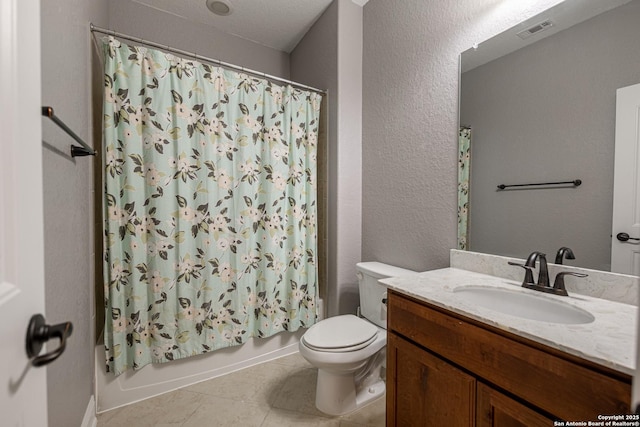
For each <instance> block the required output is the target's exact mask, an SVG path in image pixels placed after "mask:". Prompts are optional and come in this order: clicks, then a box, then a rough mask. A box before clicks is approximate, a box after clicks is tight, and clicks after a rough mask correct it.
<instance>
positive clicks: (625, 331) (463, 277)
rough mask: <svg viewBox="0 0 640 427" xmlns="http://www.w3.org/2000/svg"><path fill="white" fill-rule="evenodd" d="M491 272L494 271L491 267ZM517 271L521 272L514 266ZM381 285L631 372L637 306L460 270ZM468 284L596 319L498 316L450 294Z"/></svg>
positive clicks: (387, 280) (634, 347) (422, 275)
mask: <svg viewBox="0 0 640 427" xmlns="http://www.w3.org/2000/svg"><path fill="white" fill-rule="evenodd" d="M499 258H502V259H504V260H506V259H507V258H503V257H499ZM483 262H486V260H485V261H479V262H478V265H482V263H483ZM505 263H506V262H505ZM488 264H490V262H488ZM465 267H467V268H468V265H466V264H465ZM491 268H494V270H497V268H495V266H494V267H491ZM514 268H517V267H514ZM563 268H564V267H563ZM519 270H522V269H520V268H519ZM581 270H582V269H581ZM516 271H517V270H516ZM518 274H519V275H521V276H522V275H523V274H524V273H523V272H522V271H519V272H518ZM552 277H553V276H552ZM381 282H382V283H384V284H386V285H387V286H388V287H389V288H390V289H394V290H397V291H399V292H401V293H403V294H405V295H408V296H411V297H414V298H417V299H419V300H421V301H424V302H426V303H429V304H432V305H435V306H438V307H441V308H444V309H447V310H449V311H452V312H454V313H458V314H460V315H463V316H466V317H468V318H471V319H475V320H478V321H480V322H483V323H485V324H487V325H490V326H493V327H496V328H499V329H502V330H505V331H507V332H510V333H513V334H516V335H519V336H522V337H524V338H528V339H530V340H532V341H535V342H538V343H540V344H544V345H546V346H548V347H551V348H555V349H558V350H560V351H563V352H566V353H568V354H571V355H574V356H577V357H580V358H583V359H586V360H589V361H592V362H595V363H597V364H600V365H603V366H607V367H609V368H612V369H615V370H617V371H620V372H623V373H626V374H630V375H633V374H634V371H635V365H636V358H635V354H636V339H637V338H636V318H637V315H638V308H637V307H636V306H634V305H631V304H623V303H620V302H615V301H610V300H607V299H600V298H594V297H591V296H586V295H581V294H578V293H576V292H572V291H571V289H569V296H557V295H551V294H544V293H542V292H537V291H533V290H529V289H524V288H522V287H521V286H520V285H521V277H518V279H517V280H513V279H506V278H501V277H496V276H490V275H487V274H482V273H476V272H472V271H468V270H462V269H460V268H445V269H440V270H433V271H428V272H425V273H420V274H419V275H417V276H413V277H404V278H402V277H398V278H391V279H384V280H381ZM467 286H482V287H495V288H504V289H509V290H517V291H521V292H527V293H534V294H535V295H537V296H539V297H541V298H549V299H552V300H555V301H561V302H563V303H565V304H570V305H573V306H574V307H577V308H579V309H582V310H586V311H588V312H589V313H591V314H592V315H593V316H594V317H595V320H594V321H593V322H591V323H585V324H572V325H566V324H553V323H548V322H543V321H538V320H528V319H523V318H520V317H515V316H511V315H507V314H503V313H500V312H497V311H493V310H490V309H487V308H483V307H480V306H476V305H473V304H471V303H469V302H466V301H465V300H464V299H462V298H460V295H457V294H456V293H454V290H455V289H456V288H459V287H467Z"/></svg>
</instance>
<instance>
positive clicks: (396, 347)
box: [387, 333, 548, 427]
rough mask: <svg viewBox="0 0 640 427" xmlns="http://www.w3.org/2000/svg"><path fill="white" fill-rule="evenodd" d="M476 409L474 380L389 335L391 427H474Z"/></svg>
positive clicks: (408, 343)
mask: <svg viewBox="0 0 640 427" xmlns="http://www.w3.org/2000/svg"><path fill="white" fill-rule="evenodd" d="M475 406H476V380H475V378H473V377H472V376H470V375H467V374H465V373H464V372H462V371H461V370H459V369H457V368H455V367H453V366H452V365H450V364H449V363H447V362H445V361H444V360H442V359H440V358H438V357H436V356H434V355H432V354H431V353H429V352H427V351H425V350H422V349H421V348H420V347H418V346H416V345H414V344H411V343H410V342H408V341H405V340H403V339H402V338H400V337H399V336H397V335H395V334H393V333H389V334H388V336H387V426H388V427H391V426H398V427H411V426H420V427H431V426H433V427H442V426H449V427H462V426H464V427H472V426H474V425H475V420H474V418H475ZM547 427H548V426H547Z"/></svg>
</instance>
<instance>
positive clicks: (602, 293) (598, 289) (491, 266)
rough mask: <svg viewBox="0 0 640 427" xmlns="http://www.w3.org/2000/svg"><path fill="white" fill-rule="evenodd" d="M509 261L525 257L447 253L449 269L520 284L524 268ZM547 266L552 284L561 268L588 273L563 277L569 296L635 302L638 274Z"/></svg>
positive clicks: (519, 260) (626, 302)
mask: <svg viewBox="0 0 640 427" xmlns="http://www.w3.org/2000/svg"><path fill="white" fill-rule="evenodd" d="M547 256H548V257H549V258H550V257H551V255H547ZM553 256H555V254H553ZM509 261H513V262H519V263H524V262H525V260H523V259H520V258H509V257H504V256H499V255H489V254H483V253H479V252H470V251H461V250H457V249H452V250H451V253H450V265H451V268H459V269H462V270H468V271H474V272H476V273H484V274H489V275H491V276H496V277H502V278H504V279H510V280H516V281H520V283H522V279H523V278H524V270H523V269H522V268H520V267H516V266H513V265H509V264H508V262H509ZM547 261H548V259H547ZM548 266H549V279H550V283H551V284H553V280H554V279H555V276H556V274H557V273H559V272H561V271H571V272H574V273H584V274H588V276H587V277H584V278H577V277H572V276H566V277H565V284H566V287H567V291H568V292H569V295H571V294H572V293H577V294H581V295H588V296H591V297H595V298H602V299H606V300H610V301H616V302H621V303H624V304H633V305H636V306H637V305H638V297H639V292H638V289H640V278H638V277H637V276H630V275H627V274H619V273H611V272H607V271H600V270H591V269H588V268H580V267H573V266H569V265H558V264H553V263H551V262H549V263H548ZM534 277H535V278H536V279H537V277H538V269H537V268H536V270H535V274H534Z"/></svg>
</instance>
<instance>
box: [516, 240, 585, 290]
mask: <svg viewBox="0 0 640 427" xmlns="http://www.w3.org/2000/svg"><path fill="white" fill-rule="evenodd" d="M565 253H566V256H567V258H568V259H575V257H573V258H571V257H572V256H573V251H572V250H571V249H569V248H566V247H563V248H560V250H559V251H558V255H557V256H556V263H558V261H557V260H558V256H559V257H560V264H561V263H562V257H564V255H565ZM537 260H539V264H540V271H539V273H538V283H534V281H533V269H534V268H535V266H536V261H537ZM509 264H510V265H515V266H518V267H522V268H524V269H525V270H526V273H525V276H524V280H523V282H522V287H523V288H528V289H533V290H535V291H540V292H546V293H549V294H556V295H563V296H567V295H568V293H567V290H566V288H565V285H564V276H576V277H587V274H582V273H573V272H569V271H564V272H561V273H558V274H557V275H556V279H555V280H554V283H553V287H551V286H550V285H549V269H548V267H547V255H546V254H543V253H542V252H538V251H535V252H532V253H531V254H530V255H529V256H528V257H527V261H526V262H525V263H524V264H518V263H516V262H511V261H509Z"/></svg>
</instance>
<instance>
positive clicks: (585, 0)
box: [461, 0, 632, 73]
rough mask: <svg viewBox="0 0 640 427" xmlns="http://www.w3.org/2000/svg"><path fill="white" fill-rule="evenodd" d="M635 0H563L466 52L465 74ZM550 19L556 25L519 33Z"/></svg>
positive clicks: (463, 57) (463, 56)
mask: <svg viewBox="0 0 640 427" xmlns="http://www.w3.org/2000/svg"><path fill="white" fill-rule="evenodd" d="M630 1H632V0H607V1H602V0H573V1H566V0H565V1H563V2H561V3H558V4H557V5H556V6H554V7H552V8H549V9H548V10H545V11H544V12H541V13H540V14H538V15H536V16H534V17H532V18H530V19H527V20H526V21H524V22H521V23H519V24H517V25H515V26H514V27H512V28H510V29H508V30H506V31H504V32H502V33H500V34H498V35H496V36H494V37H492V38H490V39H489V40H487V41H484V42H482V43H480V45H479V46H476V47H474V48H471V49H469V50H466V51H464V52H463V53H462V59H463V61H462V68H461V71H462V72H463V73H464V72H466V71H469V70H471V69H473V68H476V67H479V66H480V65H484V64H486V63H488V62H490V61H493V60H494V59H497V58H500V57H501V56H504V55H507V54H509V53H511V52H514V51H516V50H518V49H520V48H523V47H525V46H528V45H530V44H532V43H535V42H537V41H538V40H541V39H543V38H545V37H549V36H552V35H553V34H556V33H558V32H560V31H563V30H566V29H567V28H570V27H572V26H574V25H576V24H579V23H581V22H583V21H586V20H587V19H590V18H593V17H594V16H597V15H600V14H601V13H604V12H606V11H608V10H611V9H614V8H616V7H618V6H621V5H623V4H626V3H629V2H630ZM547 19H550V20H551V21H552V22H553V26H551V27H549V28H548V29H547V30H545V31H541V32H540V33H538V34H534V35H533V36H531V37H529V38H527V39H525V40H522V39H521V38H520V37H518V36H517V33H519V32H520V31H522V30H524V29H526V28H529V27H531V26H535V25H536V24H539V23H540V22H542V21H544V20H547Z"/></svg>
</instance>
